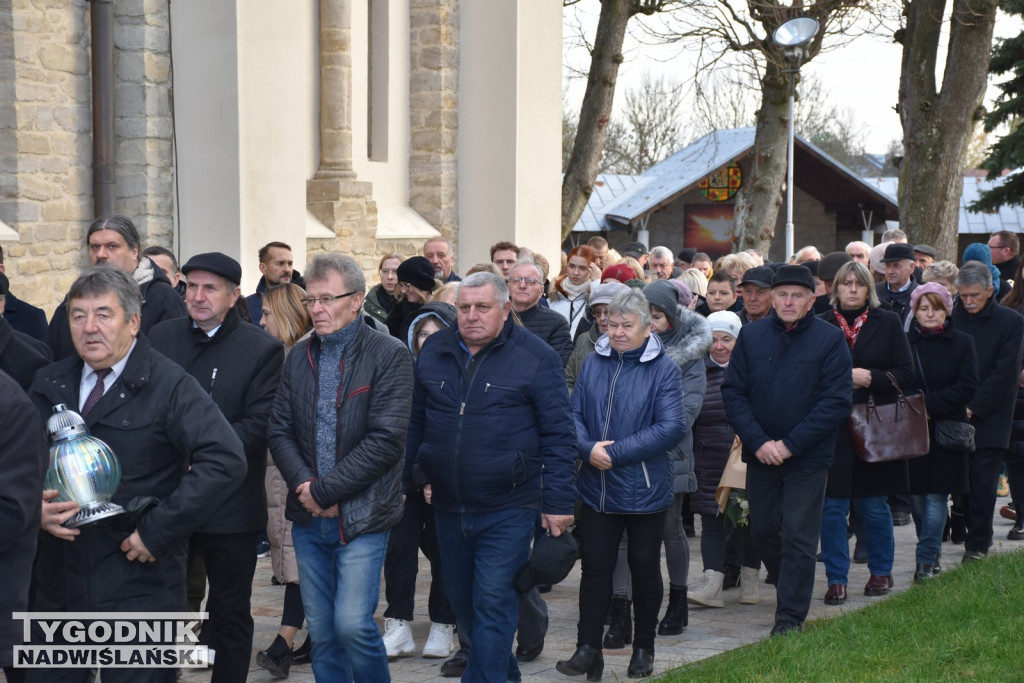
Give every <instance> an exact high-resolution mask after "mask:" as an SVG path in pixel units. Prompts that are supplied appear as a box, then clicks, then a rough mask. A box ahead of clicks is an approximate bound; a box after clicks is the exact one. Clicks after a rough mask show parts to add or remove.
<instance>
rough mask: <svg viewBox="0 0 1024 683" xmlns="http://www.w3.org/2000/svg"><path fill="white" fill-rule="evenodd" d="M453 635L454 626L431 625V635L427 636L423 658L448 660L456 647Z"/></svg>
mask: <svg viewBox="0 0 1024 683" xmlns="http://www.w3.org/2000/svg"><path fill="white" fill-rule="evenodd" d="M453 633H455V625H454V624H438V623H436V622H435V623H432V624H430V635H429V636H427V644H426V645H424V646H423V656H424V657H426V658H427V659H447V658H448V655H450V654H451V653H452V650H453V649H454V645H455V644H454V642H453V640H452V634H453Z"/></svg>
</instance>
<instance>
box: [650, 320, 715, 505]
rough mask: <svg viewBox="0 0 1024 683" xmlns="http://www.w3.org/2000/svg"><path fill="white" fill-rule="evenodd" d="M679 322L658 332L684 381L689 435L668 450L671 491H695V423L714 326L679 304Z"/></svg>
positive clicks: (701, 397)
mask: <svg viewBox="0 0 1024 683" xmlns="http://www.w3.org/2000/svg"><path fill="white" fill-rule="evenodd" d="M676 316H677V319H678V321H679V323H678V324H677V325H675V326H674V327H672V328H670V329H668V330H666V331H665V332H662V333H659V334H658V338H659V339H661V341H662V343H663V344H664V345H665V355H666V356H668V357H669V358H670V359H672V360H673V361H674V362H675V364H676V365H677V366H678V367H679V371H680V373H681V374H682V382H683V412H684V414H685V416H686V425H687V429H686V434H685V435H684V436H683V438H682V440H681V441H680V442H679V443H678V444H676V445H675V446H673V447H672V448H671V449H670V450H669V454H668V455H669V464H670V466H671V469H672V492H673V493H692V492H693V491H696V490H697V477H696V475H695V474H694V469H693V429H692V427H693V423H694V421H695V420H696V419H697V415H698V413H700V408H701V406H702V405H703V403H704V391H705V390H706V389H707V374H706V373H705V371H704V358H705V356H707V353H708V351H709V350H710V349H711V326H710V325H708V321H707V320H705V319H704V317H703V316H701V315H700V314H698V313H695V312H693V311H691V310H690V309H688V308H686V307H684V306H679V308H678V312H677V313H676Z"/></svg>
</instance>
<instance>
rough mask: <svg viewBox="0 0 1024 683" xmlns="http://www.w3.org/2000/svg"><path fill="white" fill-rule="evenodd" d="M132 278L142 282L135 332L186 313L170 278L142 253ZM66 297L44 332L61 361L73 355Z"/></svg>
mask: <svg viewBox="0 0 1024 683" xmlns="http://www.w3.org/2000/svg"><path fill="white" fill-rule="evenodd" d="M134 277H135V281H136V282H138V281H139V280H140V279H141V280H142V281H143V282H142V284H140V285H139V289H140V290H141V291H142V318H141V324H140V327H139V332H141V333H142V334H149V330H150V329H151V328H152V327H153V326H154V325H156V324H157V323H159V322H163V321H164V320H174V319H175V318H181V317H182V316H185V315H188V312H187V311H186V310H185V302H184V301H182V300H181V297H180V296H178V293H177V292H176V291H174V287H171V281H170V280H168V279H167V276H166V275H164V271H162V270H160V269H159V268H157V267H156V266H155V265H154V264H153V262H152V261H151V260H149V259H148V258H147V257H145V256H143V257H142V258H140V259H139V266H138V268H136V269H135V273H134ZM67 303H68V298H67V297H66V296H65V297H64V301H63V302H61V304H60V306H57V310H55V311H54V312H53V317H52V318H50V329H49V331H48V332H47V336H46V343H47V344H49V345H50V350H51V351H52V352H53V358H54V360H63V359H64V358H70V357H71V356H76V355H77V353H76V352H75V344H74V342H72V341H71V327H70V326H69V324H68V308H67Z"/></svg>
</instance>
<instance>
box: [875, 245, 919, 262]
mask: <svg viewBox="0 0 1024 683" xmlns="http://www.w3.org/2000/svg"><path fill="white" fill-rule="evenodd" d="M904 259H906V260H907V261H913V260H914V247H912V246H910V245H909V244H906V243H904V242H893V243H892V244H890V245H889V246H887V247H886V248H885V255H884V256H883V257H882V263H892V262H893V261H902V260H904Z"/></svg>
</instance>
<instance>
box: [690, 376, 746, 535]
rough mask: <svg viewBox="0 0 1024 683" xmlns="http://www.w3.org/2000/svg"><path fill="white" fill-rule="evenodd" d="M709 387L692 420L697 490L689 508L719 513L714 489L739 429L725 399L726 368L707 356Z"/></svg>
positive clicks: (715, 489)
mask: <svg viewBox="0 0 1024 683" xmlns="http://www.w3.org/2000/svg"><path fill="white" fill-rule="evenodd" d="M704 368H705V371H706V374H707V389H706V390H705V392H704V403H703V404H702V405H701V408H700V414H698V415H697V419H696V421H694V423H693V461H694V472H695V473H696V475H697V492H696V493H695V494H694V495H692V496H690V509H691V510H693V511H694V512H695V513H697V514H700V515H717V514H718V512H719V511H718V501H717V500H716V499H715V492H716V491H717V490H718V482H720V481H721V480H722V472H724V471H725V464H726V463H727V462H729V450H730V449H731V448H732V442H733V439H734V438H735V437H736V432H734V431H733V429H732V426H731V425H730V424H729V419H728V418H727V417H726V414H725V404H724V403H723V402H722V382H723V381H724V380H725V368H723V367H721V366H720V365H718V364H717V363H715V362H714V361H713V360H711V358H705V359H704Z"/></svg>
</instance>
